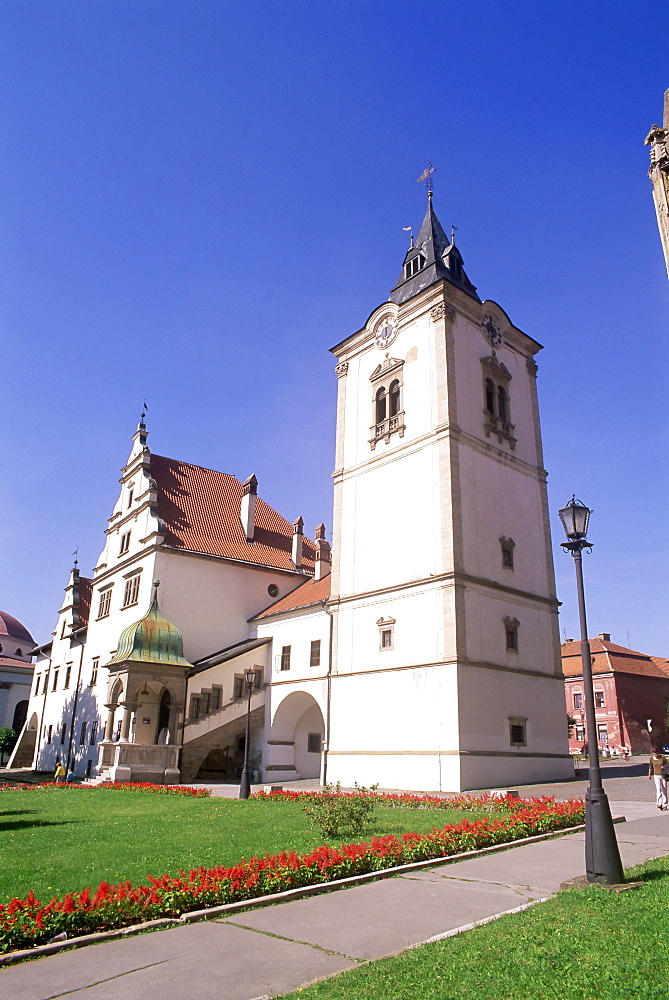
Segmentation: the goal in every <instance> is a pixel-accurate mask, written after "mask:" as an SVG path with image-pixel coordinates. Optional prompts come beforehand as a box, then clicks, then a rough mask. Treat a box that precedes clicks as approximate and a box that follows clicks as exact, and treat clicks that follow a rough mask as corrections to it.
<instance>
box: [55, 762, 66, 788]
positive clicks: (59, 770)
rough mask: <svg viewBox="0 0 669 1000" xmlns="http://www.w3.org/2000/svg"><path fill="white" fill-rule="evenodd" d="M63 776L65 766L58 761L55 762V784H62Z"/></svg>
mask: <svg viewBox="0 0 669 1000" xmlns="http://www.w3.org/2000/svg"><path fill="white" fill-rule="evenodd" d="M64 777H65V768H64V767H63V765H62V764H61V762H60V761H57V762H56V784H57V785H62V783H63V779H64Z"/></svg>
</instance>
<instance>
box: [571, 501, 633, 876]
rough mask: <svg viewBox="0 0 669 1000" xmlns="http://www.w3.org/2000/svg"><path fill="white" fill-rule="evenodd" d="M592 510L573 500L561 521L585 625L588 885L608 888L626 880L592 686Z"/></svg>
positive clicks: (586, 860)
mask: <svg viewBox="0 0 669 1000" xmlns="http://www.w3.org/2000/svg"><path fill="white" fill-rule="evenodd" d="M590 513H591V511H590V510H589V509H588V507H586V506H585V505H584V504H582V503H580V501H578V500H575V499H574V497H572V498H571V500H570V501H569V503H568V504H567V506H566V507H564V508H563V509H562V510H561V511H560V520H561V521H562V526H563V528H564V530H565V534H566V536H567V538H568V539H569V541H567V542H562V543H561V544H562V547H563V548H564V549H566V550H567V551H568V552H571V554H572V556H573V557H574V563H575V566H576V590H577V593H578V615H579V620H580V625H581V663H582V665H583V689H584V692H585V717H586V720H587V731H586V739H587V743H588V775H589V787H588V790H587V792H586V793H585V868H586V875H587V879H588V882H603V883H605V884H606V885H620V884H621V883H622V882H623V881H624V876H623V867H622V864H621V861H620V851H619V850H618V841H617V840H616V834H615V830H614V829H613V820H612V818H611V809H610V806H609V800H608V798H607V796H606V792H605V791H604V788H603V786H602V774H601V771H600V768H599V747H598V743H597V724H596V722H595V695H594V691H593V687H592V663H591V660H590V644H589V642H588V626H587V622H586V619H585V591H584V589H583V562H582V556H581V553H582V551H583V549H591V548H592V545H591V543H590V542H588V541H587V540H586V537H585V536H586V533H587V530H588V521H589V520H590Z"/></svg>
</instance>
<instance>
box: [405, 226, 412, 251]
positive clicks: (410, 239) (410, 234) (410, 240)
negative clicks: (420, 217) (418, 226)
mask: <svg viewBox="0 0 669 1000" xmlns="http://www.w3.org/2000/svg"><path fill="white" fill-rule="evenodd" d="M402 231H403V232H405V233H408V234H409V246H410V247H412V246H413V226H402Z"/></svg>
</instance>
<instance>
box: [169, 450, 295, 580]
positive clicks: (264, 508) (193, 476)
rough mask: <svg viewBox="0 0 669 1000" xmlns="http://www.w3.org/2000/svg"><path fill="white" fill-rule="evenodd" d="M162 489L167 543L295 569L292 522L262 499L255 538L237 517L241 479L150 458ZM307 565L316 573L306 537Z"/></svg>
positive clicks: (255, 562)
mask: <svg viewBox="0 0 669 1000" xmlns="http://www.w3.org/2000/svg"><path fill="white" fill-rule="evenodd" d="M151 475H152V476H153V478H154V479H155V481H156V484H157V487H158V515H159V517H161V518H162V520H163V521H165V524H166V531H165V543H164V544H165V545H167V546H169V547H170V548H174V549H186V550H188V551H191V552H203V553H206V554H208V555H213V556H222V557H223V558H225V559H238V560H242V561H243V562H247V563H253V564H255V565H257V566H271V567H273V568H275V569H284V570H292V571H293V572H294V571H295V567H294V565H293V563H292V560H291V552H292V546H293V525H292V524H289V523H288V521H286V519H285V518H283V517H281V515H280V514H278V513H277V512H276V511H275V510H274V509H273V508H272V507H270V506H269V505H268V504H266V503H265V501H264V500H261V499H260V497H258V499H257V501H256V507H255V523H256V527H255V535H254V540H253V541H252V542H247V541H246V535H245V533H244V529H243V528H242V524H241V521H240V519H239V513H240V509H241V500H242V483H240V481H239V480H238V479H236V478H235V477H234V476H228V475H226V474H225V473H223V472H215V471H214V470H213V469H203V468H201V467H200V466H199V465H189V463H188V462H178V461H177V460H176V459H171V458H162V457H161V456H160V455H152V456H151ZM302 557H303V568H304V569H306V571H307V572H313V568H314V558H315V550H314V545H313V542H311V541H310V540H309V539H308V538H307V537H306V536H305V538H304V542H303V546H302Z"/></svg>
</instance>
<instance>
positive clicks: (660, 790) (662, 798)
mask: <svg viewBox="0 0 669 1000" xmlns="http://www.w3.org/2000/svg"><path fill="white" fill-rule="evenodd" d="M666 767H667V760H666V758H665V757H664V756H663V755H662V754H661V753H660V751H659V750H658V748H657V747H653V756H652V757H651V758H650V763H649V765H648V780H650V779H651V778H654V779H655V790H656V792H657V808H658V809H666V808H667V777H666V770H665V769H666Z"/></svg>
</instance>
